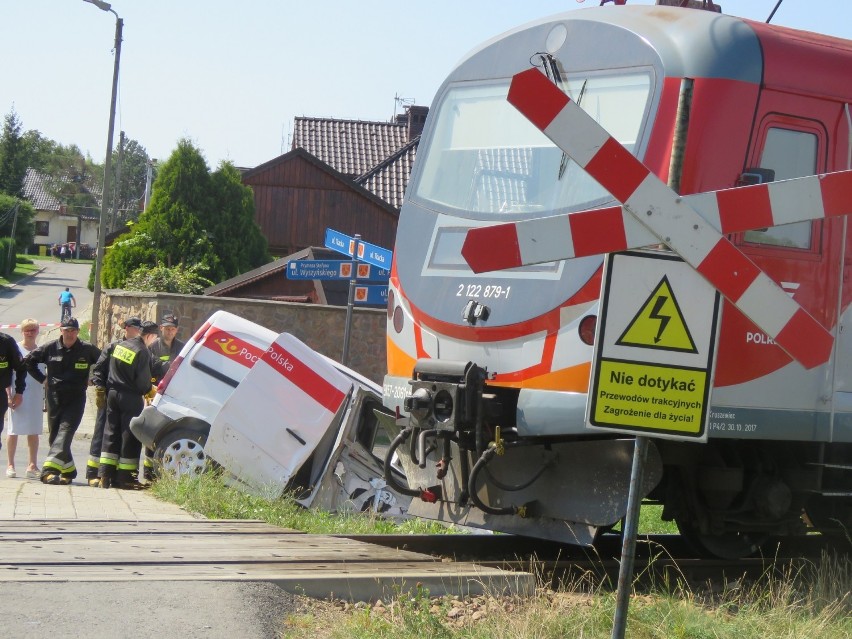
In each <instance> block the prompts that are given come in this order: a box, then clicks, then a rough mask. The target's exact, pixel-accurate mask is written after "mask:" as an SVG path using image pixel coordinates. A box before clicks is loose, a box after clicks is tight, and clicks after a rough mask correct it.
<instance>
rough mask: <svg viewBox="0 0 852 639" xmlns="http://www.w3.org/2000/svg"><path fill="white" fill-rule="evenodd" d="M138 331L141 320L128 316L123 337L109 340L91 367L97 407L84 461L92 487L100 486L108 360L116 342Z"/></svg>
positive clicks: (134, 335)
mask: <svg viewBox="0 0 852 639" xmlns="http://www.w3.org/2000/svg"><path fill="white" fill-rule="evenodd" d="M140 333H142V320H141V319H139V318H138V317H128V318H127V319H126V320H124V337H122V338H120V339H117V340H114V341H112V342H110V343H109V344H108V345H107V347H106V348H104V349H103V351H101V356H100V357H99V358H98V361H97V362H96V363H95V365H94V367H93V368H92V384H94V386H95V406H96V407H97V409H98V412H97V415H96V416H95V430H94V432H93V433H92V441H91V444H90V445H89V459H88V460H87V461H86V481H87V482H88V484H89V486H92V487H97V486H100V479H98V468H100V463H101V447H102V446H103V439H104V428H105V427H106V415H107V413H106V400H107V392H108V391H109V386H108V385H107V377H108V375H109V360H110V357H111V356H112V352H113V350H114V349H115V347H116V346H117V345H118V344H121V342H123V341H124V340H126V339H133V338H134V337H139V335H140Z"/></svg>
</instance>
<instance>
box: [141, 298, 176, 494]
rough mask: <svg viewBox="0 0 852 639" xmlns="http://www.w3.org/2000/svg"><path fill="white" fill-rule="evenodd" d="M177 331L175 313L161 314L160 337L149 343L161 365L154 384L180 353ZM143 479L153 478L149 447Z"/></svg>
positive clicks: (146, 452)
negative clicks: (160, 370) (161, 367)
mask: <svg viewBox="0 0 852 639" xmlns="http://www.w3.org/2000/svg"><path fill="white" fill-rule="evenodd" d="M177 332H178V318H177V316H176V315H174V314H172V313H166V314H165V315H163V318H162V319H161V320H160V337H158V338H157V339H156V340H154V343H153V344H151V348H150V350H151V355H153V356H154V359H155V360H157V361H159V362H160V364H161V366H163V369H162V372H161V374H159V375H156V374H155V377H154V379H153V382H154V385H157V384H159V383H160V380H161V379H163V377H164V376H165V374H166V372H167V371H168V367H169V365H171V363H172V362H173V361H175V358H176V357H177V356H178V355H179V354H180V352H181V350H182V349H183V347H184V344H185V342H183V341H181V340H179V339H176V338H177ZM143 463H144V465H145V479H147V480H148V481H151V480H153V479H154V451H153V450H151V449H150V448H146V449H145V460H144V462H143Z"/></svg>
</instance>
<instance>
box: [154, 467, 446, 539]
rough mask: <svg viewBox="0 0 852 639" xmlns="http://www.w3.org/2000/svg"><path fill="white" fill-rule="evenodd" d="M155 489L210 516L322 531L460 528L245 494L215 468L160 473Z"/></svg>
mask: <svg viewBox="0 0 852 639" xmlns="http://www.w3.org/2000/svg"><path fill="white" fill-rule="evenodd" d="M151 492H152V493H153V494H154V495H155V496H156V497H159V498H160V499H163V500H165V501H170V502H172V503H175V504H177V505H179V506H181V507H182V508H184V509H186V510H188V511H190V512H193V513H198V514H200V515H204V516H205V517H207V518H208V519H259V520H261V521H265V522H266V523H268V524H272V525H274V526H281V527H282V528H290V529H294V530H301V531H304V532H307V533H314V534H320V535H336V534H353V535H356V534H357V535H384V534H401V535H404V534H422V535H435V534H442V533H448V532H457V530H454V529H453V528H452V527H450V528H447V527H445V526H443V525H441V524H438V523H436V522H431V521H426V520H422V519H409V520H405V521H401V522H395V521H394V520H392V519H385V518H382V517H378V516H375V515H374V514H372V513H343V514H334V513H329V512H326V511H322V510H317V509H306V508H303V507H302V506H300V505H299V504H297V503H296V501H295V500H294V499H293V498H292V497H289V496H285V497H283V498H281V499H265V498H263V497H258V496H254V495H247V494H246V493H243V492H240V491H239V490H236V489H235V488H231V487H229V486H228V485H227V483H226V481H225V479H224V478H223V477H222V476H221V475H219V474H217V473H205V474H203V475H200V476H198V477H185V478H183V479H181V480H176V479H174V478H172V477H161V478H159V479H158V480H157V481H156V482H154V485H153V487H152V488H151Z"/></svg>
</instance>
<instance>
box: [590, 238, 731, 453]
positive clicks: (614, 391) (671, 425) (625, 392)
mask: <svg viewBox="0 0 852 639" xmlns="http://www.w3.org/2000/svg"><path fill="white" fill-rule="evenodd" d="M719 300H720V297H719V293H718V291H716V289H714V288H713V286H712V285H711V284H710V283H709V282H707V281H706V280H704V279H703V278H702V277H701V276H699V275H698V274H697V273H696V272H695V270H694V269H693V268H692V267H691V266H690V265H689V264H687V263H686V262H684V261H683V260H681V259H680V258H678V257H677V256H675V255H672V254H670V253H661V252H639V251H632V252H626V253H610V254H608V255H607V261H606V266H605V273H604V283H603V290H602V295H601V313H600V316H599V318H598V334H597V336H596V338H595V355H594V359H593V363H592V375H591V378H590V382H589V396H588V403H587V407H586V413H587V414H586V424H587V426H588V428H589V429H591V430H605V431H609V432H623V433H629V434H634V435H635V434H645V435H649V436H654V437H662V438H667V439H679V440H689V441H702V442H703V441H707V421H708V416H709V407H710V406H709V405H710V390H711V387H712V385H713V366H714V364H715V345H716V328H717V322H718V317H719Z"/></svg>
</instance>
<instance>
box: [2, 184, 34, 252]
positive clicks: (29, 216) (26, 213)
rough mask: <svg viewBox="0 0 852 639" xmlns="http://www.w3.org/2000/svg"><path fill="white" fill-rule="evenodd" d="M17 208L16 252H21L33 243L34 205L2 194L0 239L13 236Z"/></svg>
mask: <svg viewBox="0 0 852 639" xmlns="http://www.w3.org/2000/svg"><path fill="white" fill-rule="evenodd" d="M16 206H18V221H17V223H16V224H15V245H16V248H15V252H19V251H23V250H24V249H26V248H28V247H29V246H30V245H31V244H32V243H33V238H34V237H35V222H34V221H33V220H34V219H35V211H34V210H33V206H32V204H30V203H29V202H27V201H26V200H20V199H18V198H16V197H12V196H10V195H4V194H2V193H0V237H9V236H10V235H11V234H12V224H13V223H14V217H15V207H16Z"/></svg>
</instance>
